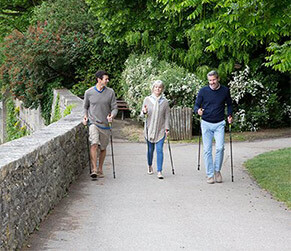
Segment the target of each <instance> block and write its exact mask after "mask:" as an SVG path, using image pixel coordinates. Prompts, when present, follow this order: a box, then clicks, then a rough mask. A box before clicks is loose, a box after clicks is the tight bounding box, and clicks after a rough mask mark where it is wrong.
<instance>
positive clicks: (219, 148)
mask: <svg viewBox="0 0 291 251" xmlns="http://www.w3.org/2000/svg"><path fill="white" fill-rule="evenodd" d="M215 150H216V152H217V153H220V152H223V151H224V146H217V147H216V148H215Z"/></svg>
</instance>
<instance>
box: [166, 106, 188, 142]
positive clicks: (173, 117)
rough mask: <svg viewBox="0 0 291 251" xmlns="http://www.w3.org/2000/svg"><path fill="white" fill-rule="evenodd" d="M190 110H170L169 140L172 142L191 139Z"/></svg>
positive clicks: (185, 108)
mask: <svg viewBox="0 0 291 251" xmlns="http://www.w3.org/2000/svg"><path fill="white" fill-rule="evenodd" d="M192 117H193V110H192V108H188V107H183V108H172V109H171V111H170V138H171V139H173V140H182V139H191V137H192V120H193V118H192Z"/></svg>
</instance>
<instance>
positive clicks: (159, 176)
mask: <svg viewBox="0 0 291 251" xmlns="http://www.w3.org/2000/svg"><path fill="white" fill-rule="evenodd" d="M158 178H159V179H161V180H162V179H163V178H164V176H163V174H162V172H158Z"/></svg>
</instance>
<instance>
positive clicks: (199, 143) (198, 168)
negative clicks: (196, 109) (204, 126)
mask: <svg viewBox="0 0 291 251" xmlns="http://www.w3.org/2000/svg"><path fill="white" fill-rule="evenodd" d="M200 138H201V116H200V118H199V136H198V167H197V170H198V171H200V145H201V142H200V141H201V140H200Z"/></svg>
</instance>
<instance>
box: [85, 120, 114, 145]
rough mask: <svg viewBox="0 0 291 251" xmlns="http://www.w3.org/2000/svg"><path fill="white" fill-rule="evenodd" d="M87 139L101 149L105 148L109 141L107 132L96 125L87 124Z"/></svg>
mask: <svg viewBox="0 0 291 251" xmlns="http://www.w3.org/2000/svg"><path fill="white" fill-rule="evenodd" d="M89 141H90V143H91V145H96V144H97V145H99V146H100V149H101V150H105V149H106V147H107V146H108V143H109V132H106V131H105V130H102V129H100V128H98V127H97V126H96V125H93V124H91V125H90V126H89Z"/></svg>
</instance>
